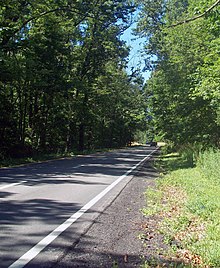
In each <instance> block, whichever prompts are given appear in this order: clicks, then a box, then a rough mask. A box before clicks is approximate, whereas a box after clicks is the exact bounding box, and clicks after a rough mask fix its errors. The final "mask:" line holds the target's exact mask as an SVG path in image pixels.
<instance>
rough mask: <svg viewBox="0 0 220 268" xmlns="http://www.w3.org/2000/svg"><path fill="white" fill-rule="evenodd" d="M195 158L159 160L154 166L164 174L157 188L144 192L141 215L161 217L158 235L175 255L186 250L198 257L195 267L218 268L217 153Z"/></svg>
mask: <svg viewBox="0 0 220 268" xmlns="http://www.w3.org/2000/svg"><path fill="white" fill-rule="evenodd" d="M186 155H187V157H186ZM196 155H197V157H196V159H195V158H193V157H189V154H185V155H184V154H181V155H179V154H177V153H175V154H169V155H164V156H163V157H161V159H159V161H158V162H157V166H158V167H160V168H161V171H162V173H163V174H165V175H162V176H161V177H160V179H158V181H157V186H156V189H149V190H148V191H147V193H146V195H147V200H148V206H147V207H146V208H145V209H143V213H144V214H145V215H154V214H158V213H160V214H162V215H163V221H162V222H161V225H160V232H162V233H163V235H164V238H165V240H166V242H167V243H168V244H170V245H171V246H172V247H173V249H174V252H177V251H178V250H183V249H184V250H187V252H188V251H189V252H190V253H191V254H192V255H194V256H199V257H200V258H201V260H202V261H201V263H199V264H200V266H199V264H197V266H196V267H205V265H208V266H209V267H216V268H217V267H220V151H214V150H209V151H206V152H203V153H200V154H196ZM192 159H193V160H192ZM172 210H175V211H174V212H173V211H172ZM174 254H175V253H174ZM192 265H193V261H192Z"/></svg>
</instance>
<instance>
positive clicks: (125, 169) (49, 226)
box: [0, 147, 155, 268]
mask: <svg viewBox="0 0 220 268" xmlns="http://www.w3.org/2000/svg"><path fill="white" fill-rule="evenodd" d="M154 150H155V148H150V147H136V148H130V149H126V150H119V151H117V152H109V153H102V154H96V155H88V156H82V157H75V158H71V159H62V160H56V161H51V162H47V163H40V164H32V165H28V166H21V167H17V168H8V169H0V227H1V229H0V267H2V268H3V267H9V266H10V267H11V268H13V267H16V268H18V267H24V266H25V265H27V267H39V264H40V265H41V267H44V264H46V263H47V264H48V263H53V262H54V261H56V259H57V258H59V257H60V255H62V254H63V251H65V249H66V248H68V247H69V246H70V245H72V244H73V243H74V241H75V242H77V240H78V239H79V238H80V235H81V234H82V233H84V232H85V231H86V230H87V229H88V228H89V226H90V225H91V223H92V222H93V221H94V219H95V218H96V217H97V215H98V214H99V213H100V211H103V209H104V208H105V207H106V206H107V205H108V204H109V203H110V202H112V201H113V199H114V198H115V197H116V196H117V195H118V194H119V193H120V191H121V189H123V187H124V186H125V185H126V184H127V183H128V181H129V180H130V178H131V176H132V173H133V171H134V170H135V168H136V167H137V166H138V165H139V163H142V162H143V159H145V160H146V159H147V158H146V157H147V156H149V155H150V154H152V153H153V151H154ZM141 161H142V162H141Z"/></svg>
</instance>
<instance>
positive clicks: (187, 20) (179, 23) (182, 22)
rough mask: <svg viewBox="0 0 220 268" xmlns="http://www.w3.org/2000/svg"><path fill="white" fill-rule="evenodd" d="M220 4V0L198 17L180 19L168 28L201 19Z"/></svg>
mask: <svg viewBox="0 0 220 268" xmlns="http://www.w3.org/2000/svg"><path fill="white" fill-rule="evenodd" d="M219 4H220V0H218V1H216V2H215V3H214V4H213V5H212V6H210V7H209V8H208V9H207V10H206V11H205V12H204V13H202V14H200V15H198V16H196V17H193V18H190V19H186V20H184V21H180V22H177V23H175V24H172V25H170V26H168V28H172V27H176V26H178V25H182V24H185V23H189V22H191V21H195V20H197V19H200V18H202V17H204V16H205V15H206V14H207V13H209V12H210V11H212V10H213V9H214V8H215V7H216V6H217V5H219Z"/></svg>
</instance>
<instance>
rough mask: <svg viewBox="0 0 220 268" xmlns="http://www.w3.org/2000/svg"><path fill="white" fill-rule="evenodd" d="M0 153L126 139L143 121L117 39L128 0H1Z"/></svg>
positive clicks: (140, 96) (140, 100)
mask: <svg viewBox="0 0 220 268" xmlns="http://www.w3.org/2000/svg"><path fill="white" fill-rule="evenodd" d="M0 5H1V9H0V13H1V16H0V30H1V31H0V48H1V49H0V111H1V114H0V151H1V155H0V157H8V156H11V157H17V156H26V155H30V154H32V153H34V152H43V153H45V152H63V151H73V150H85V149H91V148H102V147H118V146H124V145H126V144H128V143H130V142H131V141H132V140H133V139H134V135H135V132H136V131H137V130H138V129H143V128H144V127H145V125H146V115H145V99H144V93H143V90H142V82H143V81H142V82H140V81H141V80H140V79H136V80H135V79H134V78H131V77H129V75H128V74H127V73H126V71H125V69H126V62H127V56H128V53H129V49H128V48H127V47H126V45H125V42H124V41H122V40H121V38H120V37H121V35H122V33H123V31H124V30H125V29H126V28H127V27H129V23H130V21H131V18H132V14H133V12H134V11H135V5H134V3H133V2H132V1H130V0H108V1H105V0H92V1H87V0H77V1H69V0H62V1H59V0H58V1H57V0H46V1H45V0H44V1H42V0H38V1H35V0H28V1H27V0H16V1H15V0H10V1H9V0H3V1H1V4H0Z"/></svg>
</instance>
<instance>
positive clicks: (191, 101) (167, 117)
mask: <svg viewBox="0 0 220 268" xmlns="http://www.w3.org/2000/svg"><path fill="white" fill-rule="evenodd" d="M138 2H139V4H140V7H141V12H140V19H139V24H138V27H137V32H138V33H139V34H140V35H141V36H145V37H146V46H145V51H146V54H147V55H148V58H149V60H148V66H150V67H151V68H152V70H153V72H152V75H151V78H150V79H149V81H148V82H147V84H146V86H145V91H146V92H147V94H148V96H150V97H149V102H150V109H149V111H150V113H151V114H153V118H154V120H153V123H154V128H155V131H156V132H157V133H160V134H161V135H163V136H164V138H165V139H166V140H170V141H172V142H174V143H175V144H183V143H187V142H190V143H194V142H199V143H203V144H204V145H214V146H219V145H220V137H219V135H220V112H219V111H220V69H219V66H220V65H219V63H220V53H219V48H220V36H219V29H220V28H219V27H220V24H219V19H220V14H219V11H220V9H219V8H220V6H219V3H220V1H213V0H208V1H203V0H184V1H182V0H181V1H180V0H168V1H165V0H147V1H146V0H145V1H141V0H140V1H138Z"/></svg>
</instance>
